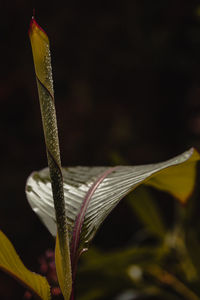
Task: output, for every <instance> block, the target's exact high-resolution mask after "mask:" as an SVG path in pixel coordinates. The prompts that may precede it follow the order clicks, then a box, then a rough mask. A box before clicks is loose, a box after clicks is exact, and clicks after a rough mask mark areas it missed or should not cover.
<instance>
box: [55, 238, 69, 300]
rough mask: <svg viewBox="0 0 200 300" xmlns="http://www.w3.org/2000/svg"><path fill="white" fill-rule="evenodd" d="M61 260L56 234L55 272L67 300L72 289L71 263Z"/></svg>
mask: <svg viewBox="0 0 200 300" xmlns="http://www.w3.org/2000/svg"><path fill="white" fill-rule="evenodd" d="M62 260H63V256H62V255H61V252H60V243H59V238H58V235H57V237H56V249H55V261H56V272H57V277H58V282H59V285H60V288H61V291H62V293H63V296H64V298H65V300H68V299H70V296H71V291H72V277H71V265H68V264H67V261H65V262H63V261H62ZM64 268H65V270H64ZM64 274H66V275H67V276H65V275H64Z"/></svg>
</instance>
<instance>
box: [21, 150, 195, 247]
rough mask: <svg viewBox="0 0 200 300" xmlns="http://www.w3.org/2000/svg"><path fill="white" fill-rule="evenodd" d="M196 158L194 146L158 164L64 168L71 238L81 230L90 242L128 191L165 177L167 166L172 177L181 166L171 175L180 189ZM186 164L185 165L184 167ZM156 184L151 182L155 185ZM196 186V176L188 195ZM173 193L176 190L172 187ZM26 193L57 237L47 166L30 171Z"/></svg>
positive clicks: (83, 240)
mask: <svg viewBox="0 0 200 300" xmlns="http://www.w3.org/2000/svg"><path fill="white" fill-rule="evenodd" d="M197 160H199V154H198V153H197V152H196V151H195V150H194V149H190V150H189V151H186V152H184V153H183V154H181V155H179V156H177V157H175V158H173V159H170V160H168V161H166V162H161V163H157V164H149V165H141V166H117V167H114V168H110V167H70V168H63V178H64V194H65V203H66V212H67V217H68V225H69V233H70V237H71V239H72V238H74V237H73V234H74V233H73V231H77V232H78V230H79V229H80V230H81V234H80V238H81V241H82V242H89V241H90V240H91V239H92V237H93V236H94V234H95V232H96V231H97V229H98V227H99V226H100V224H101V223H102V221H103V220H104V219H105V217H106V216H107V215H108V214H109V213H110V212H111V210H112V209H113V208H114V207H115V206H116V205H117V203H118V202H119V201H120V200H121V199H122V198H123V197H124V196H125V195H126V194H128V193H129V192H130V191H132V190H133V189H134V188H136V187H137V186H138V185H139V184H142V183H146V182H147V181H148V180H149V181H148V184H149V182H150V180H151V179H152V178H153V179H154V177H155V178H156V176H158V177H159V176H160V175H161V174H162V176H160V178H161V180H164V179H163V178H165V176H163V174H165V173H166V172H165V173H163V172H164V171H166V168H167V174H168V177H169V178H170V176H171V175H173V172H175V174H177V168H179V167H180V166H181V168H180V171H181V172H182V173H181V176H179V177H177V176H176V177H175V179H174V178H173V176H172V178H173V185H174V184H175V183H176V182H175V181H176V178H177V181H178V188H180V186H181V180H183V184H185V180H186V179H187V177H188V176H190V177H191V171H190V172H187V171H188V168H189V169H190V170H191V168H192V170H193V171H192V174H195V164H196V161H197ZM175 166H176V167H175ZM183 166H185V168H182V167H183ZM183 171H184V174H183ZM192 176H193V175H192ZM193 177H194V176H193ZM158 182H159V181H158ZM154 184H155V183H152V185H154ZM159 184H161V189H162V186H164V187H163V189H164V190H166V191H169V192H170V185H169V188H168V186H167V185H166V184H165V185H164V184H163V183H159ZM157 185H158V183H157ZM193 187H194V179H193V180H192V182H191V184H190V186H189V187H188V189H187V191H186V192H185V193H186V194H187V195H185V196H186V197H188V196H189V194H190V193H191V191H192V189H193ZM173 188H174V187H173ZM171 189H172V188H171ZM171 192H172V193H173V190H172V191H171ZM26 194H27V198H28V201H29V203H30V205H31V207H32V209H33V210H34V211H35V213H36V214H37V215H38V216H39V217H40V218H41V220H42V221H43V223H44V224H45V225H46V226H47V228H48V229H49V231H50V232H51V233H52V235H54V236H55V235H56V223H55V212H54V204H53V198H52V191H51V183H50V178H49V170H48V168H46V169H43V170H41V171H39V172H34V173H32V174H31V176H30V177H29V178H28V180H27V186H26ZM175 195H176V193H175ZM79 223H80V224H79Z"/></svg>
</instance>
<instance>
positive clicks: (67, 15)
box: [0, 0, 200, 299]
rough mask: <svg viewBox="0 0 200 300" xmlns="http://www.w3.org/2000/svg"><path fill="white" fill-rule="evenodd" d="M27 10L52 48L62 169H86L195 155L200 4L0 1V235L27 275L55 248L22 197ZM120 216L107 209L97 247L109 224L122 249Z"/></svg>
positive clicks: (31, 111)
mask: <svg viewBox="0 0 200 300" xmlns="http://www.w3.org/2000/svg"><path fill="white" fill-rule="evenodd" d="M33 8H34V9H35V17H36V20H37V21H38V23H39V24H40V25H41V27H42V28H43V29H44V30H45V31H46V32H47V34H48V36H49V38H50V42H51V54H52V66H53V77H54V84H55V99H56V109H57V118H58V126H59V136H60V147H61V155H62V163H63V165H64V166H68V165H70V166H74V165H88V166H93V165H113V164H117V163H124V164H132V165H134V164H144V163H153V162H158V161H162V160H166V159H168V158H170V157H172V156H175V155H177V154H179V153H181V152H183V151H185V150H187V149H188V148H189V147H191V146H195V147H196V148H197V149H199V150H200V71H199V69H200V4H199V1H187V0H182V1H180V0H173V1H171V0H163V1H160V0H156V1H148V0H124V1H116V0H115V1H112V0H111V1H87V0H86V1H63V2H61V1H52V2H51V1H46V0H45V1H31V0H30V1H25V0H18V1H12V2H11V1H5V0H2V1H1V3H0V11H1V19H0V33H1V44H0V50H1V52H0V53H1V55H0V62H1V63H0V66H1V72H0V77H1V80H0V101H1V109H0V128H1V131H0V136H1V139H0V140H1V148H0V151H1V156H0V157H1V161H0V167H1V172H0V182H1V185H0V193H1V200H0V228H1V229H2V230H3V231H4V232H5V233H6V234H7V236H8V237H9V238H10V239H11V240H12V242H13V244H14V245H15V247H16V249H17V251H18V252H19V253H20V256H21V257H23V260H24V262H25V263H26V265H27V266H29V267H32V268H35V270H36V269H37V259H38V256H39V255H41V253H43V252H44V251H45V250H46V249H47V248H51V247H53V245H54V242H53V239H52V238H51V236H50V234H49V233H48V232H47V231H46V229H45V228H44V227H43V225H42V224H41V223H40V221H39V220H38V218H37V217H36V216H35V215H34V214H33V212H32V211H31V209H30V207H29V205H28V203H27V200H26V197H25V193H24V189H25V183H26V179H27V177H28V176H29V175H30V173H31V172H32V171H33V170H39V169H41V168H43V167H45V166H46V165H47V161H46V153H45V145H44V138H43V132H42V124H41V118H40V109H39V101H38V94H37V88H36V81H35V75H34V66H33V59H32V53H31V47H30V42H29V38H28V28H29V23H30V20H31V17H32V12H33ZM126 214H127V211H126V209H125V208H124V207H123V205H122V207H121V208H120V210H119V209H118V210H116V212H115V213H114V214H113V215H112V218H113V219H112V222H110V221H109V224H111V223H112V224H113V225H112V226H111V225H109V224H107V225H105V228H106V230H105V235H104V234H103V232H104V231H101V232H100V233H99V236H97V238H96V243H97V244H98V245H100V246H101V245H103V246H102V247H104V248H106V247H107V248H114V247H116V246H117V245H116V233H113V232H114V230H115V229H116V228H117V230H118V231H117V232H118V233H117V236H118V243H119V244H120V243H121V244H123V242H124V235H123V237H121V238H120V232H122V231H123V229H121V225H120V222H122V220H123V219H124V228H126V226H127V225H128V224H129V221H128V220H127V218H126ZM119 216H120V220H119ZM107 223H108V222H107ZM120 229H121V231H119V230H120ZM106 232H107V233H106ZM111 232H112V233H113V239H111V238H110V235H109V233H111ZM127 235H128V233H127ZM105 245H106V246H105ZM0 282H1V283H0V298H1V299H18V298H17V295H18V294H19V295H21V294H23V291H22V290H21V288H20V287H18V285H17V284H16V285H15V282H14V281H12V280H11V279H9V278H8V277H7V276H6V275H4V274H3V273H0ZM2 283H3V284H2ZM11 285H12V286H13V287H15V297H14V296H13V294H12V289H10V290H8V289H7V287H8V286H11ZM6 289H7V290H6ZM13 289H14V288H13ZM5 290H6V293H5ZM9 293H10V294H9ZM1 295H3V296H2V297H3V298H2V297H1ZM5 295H7V296H5ZM5 297H8V298H5ZM9 297H10V298H9ZM19 297H21V296H19ZM19 299H21V298H19Z"/></svg>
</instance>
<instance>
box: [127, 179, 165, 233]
mask: <svg viewBox="0 0 200 300" xmlns="http://www.w3.org/2000/svg"><path fill="white" fill-rule="evenodd" d="M128 203H129V204H130V206H131V207H132V208H133V210H134V212H135V213H136V214H137V215H138V217H139V218H140V220H141V221H142V222H143V223H144V224H145V225H146V227H147V230H148V231H150V232H151V233H153V234H154V235H156V236H158V237H160V238H164V237H165V234H166V228H165V224H164V222H163V220H162V217H161V212H160V210H159V208H158V206H157V205H156V202H155V199H154V198H153V195H152V192H151V190H150V189H149V188H148V187H147V186H144V185H142V186H140V187H138V188H137V189H136V190H135V191H134V193H133V194H130V195H129V197H128Z"/></svg>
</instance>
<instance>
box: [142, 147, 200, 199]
mask: <svg viewBox="0 0 200 300" xmlns="http://www.w3.org/2000/svg"><path fill="white" fill-rule="evenodd" d="M199 159H200V155H199V153H198V152H197V151H196V150H195V149H193V153H192V155H191V156H190V157H189V159H188V160H187V161H185V163H184V164H177V165H174V166H169V167H168V168H166V169H163V170H162V171H160V172H158V173H156V174H155V175H153V176H152V177H151V178H150V179H149V180H148V181H147V182H146V183H145V184H147V185H151V186H153V187H155V188H157V189H159V190H162V191H166V192H168V193H170V194H172V195H173V196H174V197H175V198H177V199H178V200H179V201H180V202H181V203H183V204H184V203H186V202H187V200H188V198H189V197H190V196H191V194H192V192H193V190H194V186H195V179H196V163H197V161H198V160H199Z"/></svg>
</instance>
